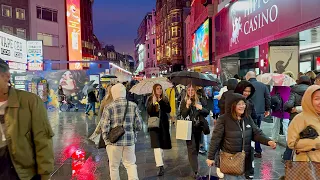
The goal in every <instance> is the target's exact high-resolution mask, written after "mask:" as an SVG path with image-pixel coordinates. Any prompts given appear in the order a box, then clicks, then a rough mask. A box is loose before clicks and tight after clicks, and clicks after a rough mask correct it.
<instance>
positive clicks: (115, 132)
mask: <svg viewBox="0 0 320 180" xmlns="http://www.w3.org/2000/svg"><path fill="white" fill-rule="evenodd" d="M128 104H129V102H128V100H127V105H126V110H125V111H124V116H123V121H122V125H121V126H117V127H115V128H112V129H111V130H110V132H109V141H110V142H111V143H116V142H117V141H118V140H119V139H120V138H121V137H122V136H123V135H124V133H125V130H124V128H123V124H124V122H125V120H126V116H127V111H128Z"/></svg>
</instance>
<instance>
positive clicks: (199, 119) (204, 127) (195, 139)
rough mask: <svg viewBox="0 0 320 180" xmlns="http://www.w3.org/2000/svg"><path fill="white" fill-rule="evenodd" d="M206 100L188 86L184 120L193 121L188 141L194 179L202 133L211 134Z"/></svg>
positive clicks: (182, 106)
mask: <svg viewBox="0 0 320 180" xmlns="http://www.w3.org/2000/svg"><path fill="white" fill-rule="evenodd" d="M204 101H205V100H204V99H200V98H199V97H198V95H197V93H196V89H195V88H194V87H193V86H192V85H191V84H190V85H188V86H187V92H186V96H185V98H184V99H183V101H182V102H181V107H180V108H181V110H180V112H181V116H182V118H187V117H189V118H190V120H191V121H192V135H191V140H187V141H186V144H187V149H188V158H189V163H190V164H191V167H192V170H193V174H192V176H193V177H195V178H196V177H197V176H198V171H199V169H198V168H199V167H198V153H199V149H200V141H201V135H202V132H203V133H204V134H209V133H210V129H209V125H208V122H207V120H206V119H205V117H207V116H208V115H209V111H208V110H207V109H206V107H205V106H204V104H206V103H205V102H204Z"/></svg>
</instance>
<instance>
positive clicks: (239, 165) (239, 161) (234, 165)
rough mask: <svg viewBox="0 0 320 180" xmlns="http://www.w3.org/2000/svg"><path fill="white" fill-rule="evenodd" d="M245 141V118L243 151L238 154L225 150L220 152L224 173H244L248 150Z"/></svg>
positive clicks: (239, 174) (237, 174)
mask: <svg viewBox="0 0 320 180" xmlns="http://www.w3.org/2000/svg"><path fill="white" fill-rule="evenodd" d="M239 127H240V126H239ZM240 129H241V128H240ZM244 141H245V126H244V120H243V121H242V151H241V152H238V153H236V154H231V153H227V152H223V151H221V152H220V170H221V172H222V173H224V174H230V175H236V176H241V175H243V174H244V172H245V158H246V152H245V151H244Z"/></svg>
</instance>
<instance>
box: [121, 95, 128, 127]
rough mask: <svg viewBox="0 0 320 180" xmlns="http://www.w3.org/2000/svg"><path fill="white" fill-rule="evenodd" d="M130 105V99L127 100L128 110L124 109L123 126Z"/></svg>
mask: <svg viewBox="0 0 320 180" xmlns="http://www.w3.org/2000/svg"><path fill="white" fill-rule="evenodd" d="M128 106H129V101H128V100H127V104H126V110H124V116H123V121H122V126H123V124H124V122H125V121H126V116H127V111H128Z"/></svg>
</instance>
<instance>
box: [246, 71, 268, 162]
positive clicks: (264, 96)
mask: <svg viewBox="0 0 320 180" xmlns="http://www.w3.org/2000/svg"><path fill="white" fill-rule="evenodd" d="M246 79H247V81H249V82H251V84H252V85H253V87H254V88H255V93H254V95H253V96H252V97H251V100H252V102H253V104H254V106H255V110H256V114H257V126H258V127H259V128H261V122H262V120H264V118H265V117H267V116H269V115H270V106H271V96H270V91H269V89H268V87H267V86H266V85H265V84H263V83H261V82H259V81H257V79H256V73H255V72H253V71H249V72H248V73H247V75H246ZM254 157H256V158H261V157H262V149H261V146H260V143H259V142H256V143H255V154H254Z"/></svg>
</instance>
